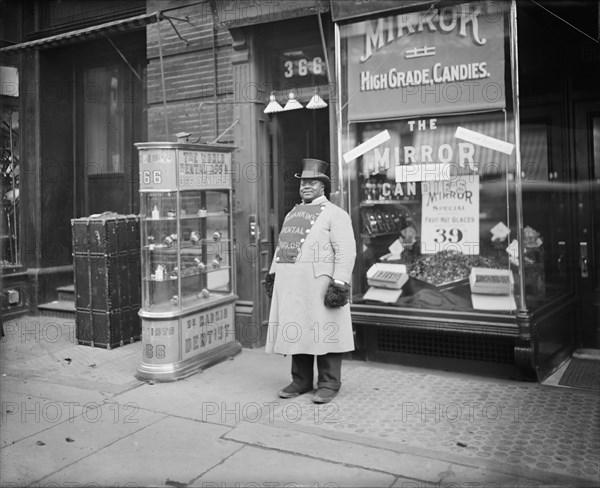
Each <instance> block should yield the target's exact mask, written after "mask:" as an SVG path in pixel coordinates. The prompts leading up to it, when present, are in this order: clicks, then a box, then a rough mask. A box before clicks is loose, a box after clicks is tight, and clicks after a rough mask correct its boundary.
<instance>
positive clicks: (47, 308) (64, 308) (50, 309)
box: [38, 300, 75, 319]
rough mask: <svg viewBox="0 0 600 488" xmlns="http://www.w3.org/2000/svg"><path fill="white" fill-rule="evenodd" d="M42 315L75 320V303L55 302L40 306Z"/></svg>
mask: <svg viewBox="0 0 600 488" xmlns="http://www.w3.org/2000/svg"><path fill="white" fill-rule="evenodd" d="M38 312H39V314H40V315H44V316H46V317H61V318H68V319H75V302H74V301H70V300H54V301H52V302H48V303H42V304H41V305H38Z"/></svg>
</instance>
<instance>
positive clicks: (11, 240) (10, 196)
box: [0, 66, 21, 268]
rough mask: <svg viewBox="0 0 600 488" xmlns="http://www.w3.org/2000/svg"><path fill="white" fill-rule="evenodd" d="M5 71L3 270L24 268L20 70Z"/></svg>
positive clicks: (0, 226) (0, 235) (0, 237)
mask: <svg viewBox="0 0 600 488" xmlns="http://www.w3.org/2000/svg"><path fill="white" fill-rule="evenodd" d="M1 68H2V79H3V83H2V94H1V95H0V98H1V99H2V110H1V114H0V115H1V122H0V123H1V124H2V139H1V146H2V147H1V150H2V159H1V162H0V164H1V179H2V221H1V223H0V245H1V246H2V267H3V268H5V267H9V266H15V265H18V264H20V257H19V244H20V242H19V234H20V211H19V210H20V199H19V182H20V162H21V157H20V154H21V153H20V150H19V147H20V146H19V144H20V137H19V135H20V129H19V109H18V101H19V98H18V97H19V91H18V83H19V81H18V72H17V69H16V68H13V67H6V66H3V67H1Z"/></svg>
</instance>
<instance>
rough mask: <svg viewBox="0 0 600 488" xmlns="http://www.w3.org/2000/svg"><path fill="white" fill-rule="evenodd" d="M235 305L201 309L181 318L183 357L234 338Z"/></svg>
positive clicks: (210, 348) (193, 354) (215, 346)
mask: <svg viewBox="0 0 600 488" xmlns="http://www.w3.org/2000/svg"><path fill="white" fill-rule="evenodd" d="M233 315H234V314H233V306H232V305H231V304H228V305H222V306H219V307H215V308H208V309H205V310H201V311H199V312H196V313H194V314H192V315H188V316H186V317H183V318H182V319H181V321H182V339H181V341H182V348H183V349H182V359H183V360H185V359H188V358H190V357H193V356H196V355H197V354H200V353H204V352H206V351H210V350H212V349H215V348H217V347H219V346H222V345H223V344H225V343H227V342H232V341H233V340H234V335H235V331H234V325H233Z"/></svg>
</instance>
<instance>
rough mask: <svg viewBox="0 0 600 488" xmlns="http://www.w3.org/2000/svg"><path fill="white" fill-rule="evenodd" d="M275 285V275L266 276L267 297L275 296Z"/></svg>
mask: <svg viewBox="0 0 600 488" xmlns="http://www.w3.org/2000/svg"><path fill="white" fill-rule="evenodd" d="M274 284H275V273H271V274H267V276H265V292H266V293H267V296H268V297H269V298H271V297H272V296H273V285H274Z"/></svg>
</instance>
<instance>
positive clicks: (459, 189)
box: [421, 175, 479, 255]
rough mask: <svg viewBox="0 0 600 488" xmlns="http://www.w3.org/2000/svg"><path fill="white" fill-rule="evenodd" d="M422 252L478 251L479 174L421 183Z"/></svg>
mask: <svg viewBox="0 0 600 488" xmlns="http://www.w3.org/2000/svg"><path fill="white" fill-rule="evenodd" d="M421 193H422V204H421V205H422V213H421V253H422V254H434V253H438V252H440V251H443V250H453V251H456V252H460V253H462V254H468V255H478V254H479V176H476V175H466V176H462V177H457V178H454V179H452V180H447V181H423V182H422V183H421Z"/></svg>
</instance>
